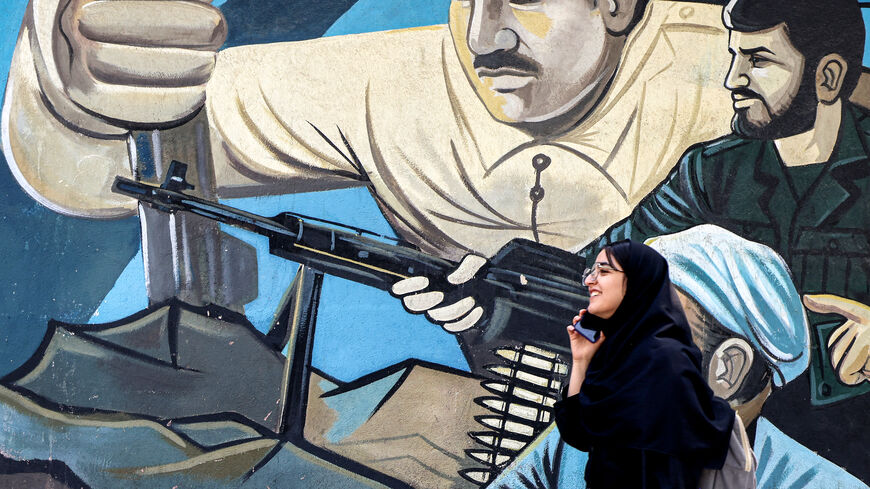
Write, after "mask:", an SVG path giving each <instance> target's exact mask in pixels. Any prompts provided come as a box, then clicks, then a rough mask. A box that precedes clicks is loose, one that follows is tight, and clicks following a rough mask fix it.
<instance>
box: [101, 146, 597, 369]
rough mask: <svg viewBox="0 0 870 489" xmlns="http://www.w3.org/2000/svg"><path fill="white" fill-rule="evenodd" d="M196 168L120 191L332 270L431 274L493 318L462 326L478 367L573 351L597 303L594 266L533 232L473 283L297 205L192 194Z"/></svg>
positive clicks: (394, 276) (349, 275)
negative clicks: (249, 204) (498, 355)
mask: <svg viewBox="0 0 870 489" xmlns="http://www.w3.org/2000/svg"><path fill="white" fill-rule="evenodd" d="M186 173H187V165H186V164H185V163H181V162H179V161H173V162H172V163H171V164H170V166H169V169H168V170H167V174H166V177H165V179H164V181H163V183H162V184H161V185H159V186H157V185H151V184H147V183H143V182H137V181H134V180H130V179H128V178H124V177H120V176H119V177H116V179H115V183H114V185H113V187H112V190H113V191H114V192H117V193H120V194H124V195H128V196H130V197H134V198H136V199H138V200H139V201H141V202H143V203H145V204H147V205H149V206H151V207H152V208H154V209H157V210H160V211H163V212H169V213H175V212H190V213H193V214H197V215H200V216H203V217H206V218H209V219H213V220H216V221H218V222H221V223H224V224H229V225H232V226H237V227H240V228H244V229H247V230H249V231H252V232H254V233H257V234H260V235H263V236H266V237H267V238H268V239H269V250H270V252H271V253H272V254H274V255H276V256H280V257H282V258H285V259H288V260H292V261H294V262H297V263H301V264H304V265H307V266H309V267H311V268H313V269H316V270H319V271H321V272H323V273H327V274H330V275H334V276H337V277H341V278H344V279H347V280H352V281H354V282H358V283H361V284H365V285H368V286H371V287H376V288H378V289H381V290H385V291H389V290H390V288H391V287H392V285H393V284H394V283H396V282H397V281H399V280H402V279H404V278H408V277H412V276H420V275H422V276H426V277H428V278H429V280H430V284H431V285H430V287H431V288H432V290H441V291H444V292H445V295H446V296H447V299H445V302H444V303H446V304H449V303H450V301H451V300H455V299H458V298H461V297H465V296H474V297H475V298H476V300H477V302H478V304H482V305H483V306H484V307H485V308H486V309H487V315H486V316H485V318H484V319H483V320H482V321H480V322H479V323H478V325H477V326H476V327H474V328H471V329H470V330H467V331H465V332H462V333H460V334H459V336H460V344H461V346H462V348H463V351H464V353H465V355H466V358H467V359H468V361H469V364H470V367H471V369H472V371H475V372H482V371H483V370H484V366H485V365H484V364H485V363H488V362H491V361H492V359H493V357H492V352H493V350H494V349H495V348H499V347H505V346H516V345H520V344H534V345H537V346H541V347H544V348H546V349H549V350H551V351H554V352H559V353H567V352H568V349H567V347H568V341H567V338H566V336H565V329H564V327H565V325H567V324H568V323H569V322H570V320H571V318H572V317H574V315H575V314H576V313H577V310H578V309H579V308H581V307H585V305H586V304H587V303H588V298H587V295H586V288H585V287H583V286H582V283H581V280H582V278H581V275H582V271H583V267H584V264H583V262H582V261H581V259H580V258H579V257H577V256H576V255H574V254H572V253H569V252H567V251H563V250H559V249H556V248H553V247H550V246H545V245H541V244H539V243H535V242H533V241H529V240H525V239H514V240H512V241H510V242H509V243H508V244H507V245H505V246H504V247H503V248H502V249H501V250H500V251H499V252H498V253H497V254H496V255H495V256H493V257H491V258H490V260H489V263H488V264H487V265H485V266H484V267H483V268H482V269H481V270H480V271H479V272H478V273H477V275H476V277H475V278H474V279H472V280H470V281H469V282H467V283H465V284H462V285H459V286H456V285H452V284H449V283H448V282H447V281H446V278H445V277H446V276H447V275H448V274H450V272H452V271H453V270H454V269H455V268H456V266H457V263H456V262H453V261H450V260H446V259H444V258H440V257H437V256H433V255H430V254H427V253H424V252H422V251H420V250H419V249H418V248H416V247H415V246H414V245H412V244H410V243H407V242H404V241H401V240H392V239H391V238H387V237H384V236H381V235H378V234H375V233H372V232H369V231H365V230H363V229H359V228H354V227H349V226H344V225H341V224H338V223H335V222H330V221H324V220H320V219H316V218H312V217H308V216H303V215H300V214H295V213H293V212H282V213H280V214H278V215H276V216H273V217H263V216H260V215H256V214H253V213H249V212H246V211H243V210H240V209H236V208H233V207H229V206H226V205H222V204H219V203H216V202H211V201H208V200H205V199H201V198H199V197H196V196H193V195H189V194H186V193H184V191H185V190H191V189H193V188H194V187H193V185H191V184H190V183H188V182H187V181H186V180H185V175H186Z"/></svg>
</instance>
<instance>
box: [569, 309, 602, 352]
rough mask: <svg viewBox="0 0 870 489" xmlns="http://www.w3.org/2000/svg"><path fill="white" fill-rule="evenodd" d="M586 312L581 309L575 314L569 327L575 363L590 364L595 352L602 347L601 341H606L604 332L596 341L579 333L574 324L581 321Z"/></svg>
mask: <svg viewBox="0 0 870 489" xmlns="http://www.w3.org/2000/svg"><path fill="white" fill-rule="evenodd" d="M584 314H586V309H581V310H580V312H579V313H578V314H577V315H576V316H574V321H572V322H571V324H570V325H569V326H568V328H567V329H568V338H569V339H570V340H571V357H572V358H573V360H574V363H581V364H585V365H589V362H590V361H592V357H593V356H594V355H595V352H597V351H598V349H599V348H601V343H603V342H604V333H602V334H601V337H600V338H599V339H598V341H596V342H595V343H593V342H591V341H589V340H587V339H586V337H585V336H583V335H582V334H580V333H578V332H577V330H576V329H574V325H575V324H577V323H579V322H580V320H581V319H582V318H583V315H584Z"/></svg>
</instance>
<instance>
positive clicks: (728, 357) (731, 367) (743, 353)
mask: <svg viewBox="0 0 870 489" xmlns="http://www.w3.org/2000/svg"><path fill="white" fill-rule="evenodd" d="M754 355H755V354H754V352H753V350H752V346H750V345H749V343H747V342H746V340H744V339H742V338H729V339H727V340H725V341H723V342H722V343H720V344H719V346H717V347H716V350H715V351H714V352H713V354H712V355H711V356H710V365H708V367H709V370H708V372H709V373H708V375H707V384H709V385H710V388H711V389H713V393H714V394H716V395H717V396H719V397H721V398H723V399H726V400H728V399H731V398H732V397H733V396H734V394H736V393H737V391H738V390H740V386H742V385H743V381H744V380H746V376H747V375H748V374H749V367H750V366H751V365H752V359H753V357H754Z"/></svg>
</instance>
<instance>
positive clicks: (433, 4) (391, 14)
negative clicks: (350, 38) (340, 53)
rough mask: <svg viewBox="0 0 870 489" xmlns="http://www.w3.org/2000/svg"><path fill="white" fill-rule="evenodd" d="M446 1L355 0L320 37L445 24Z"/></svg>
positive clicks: (447, 4)
mask: <svg viewBox="0 0 870 489" xmlns="http://www.w3.org/2000/svg"><path fill="white" fill-rule="evenodd" d="M449 6H450V1H449V0H426V1H420V0H359V1H358V2H357V3H356V4H354V6H353V7H351V8H350V9H348V11H347V12H345V13H344V15H342V16H341V17H339V18H338V20H336V21H335V23H334V24H332V27H330V28H329V29H328V30H327V31H326V33H325V34H324V36H338V35H343V34H358V33H361V32H373V31H386V30H391V29H403V28H407V27H418V26H424V25H435V24H446V23H447V9H448V7H449Z"/></svg>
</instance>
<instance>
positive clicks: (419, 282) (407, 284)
mask: <svg viewBox="0 0 870 489" xmlns="http://www.w3.org/2000/svg"><path fill="white" fill-rule="evenodd" d="M487 262H488V260H487V259H486V258H484V257H482V256H479V255H465V257H464V258H463V259H462V261H461V262H460V263H459V265H458V266H457V267H456V269H455V270H453V272H451V273H450V275H448V276H447V282H448V283H450V284H453V285H461V284H464V283H466V282H468V281H469V280H471V279H472V278H474V276H475V275H476V274H477V272H478V271H480V269H481V268H482V267H483V266H484V265H486V263H487ZM427 287H429V279H428V278H427V277H422V276H418V277H410V278H406V279H404V280H400V281H399V282H396V283H395V284H393V287H392V289H391V290H392V292H393V294H394V295H396V296H397V297H400V298H401V299H402V304H404V305H405V309H407V310H408V311H410V312H412V313H415V314H422V313H425V314H426V317H427V318H428V319H429V320H430V321H432V322H433V323H436V324H440V325H441V327H443V328H444V329H445V330H447V331H449V332H451V333H458V332H461V331H465V330H467V329H469V328H471V327H473V326H474V325H475V324H477V322H478V321H480V318H481V317H483V307H481V306H479V305H477V302H476V301H475V300H474V297H471V296H468V297H463V298H462V299H459V300H458V301H456V302H452V303H450V304H447V305H442V302H444V298H445V293H444V292H443V291H440V290H425V289H427Z"/></svg>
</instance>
